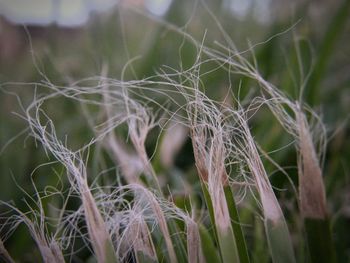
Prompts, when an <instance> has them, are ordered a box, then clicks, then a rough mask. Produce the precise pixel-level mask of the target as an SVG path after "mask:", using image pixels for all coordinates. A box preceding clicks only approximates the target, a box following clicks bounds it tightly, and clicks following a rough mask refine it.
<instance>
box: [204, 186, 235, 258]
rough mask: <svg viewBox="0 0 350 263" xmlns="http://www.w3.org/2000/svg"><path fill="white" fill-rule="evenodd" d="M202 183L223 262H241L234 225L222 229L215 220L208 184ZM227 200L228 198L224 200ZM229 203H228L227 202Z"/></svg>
mask: <svg viewBox="0 0 350 263" xmlns="http://www.w3.org/2000/svg"><path fill="white" fill-rule="evenodd" d="M201 184H202V189H203V193H204V198H205V201H206V204H207V207H208V211H209V215H210V219H211V222H212V224H213V226H214V229H215V231H214V232H215V235H216V241H217V244H218V246H219V249H220V254H221V259H222V262H223V263H229V262H240V258H239V254H238V249H237V245H236V240H235V236H234V232H233V230H232V227H231V226H229V227H228V228H227V229H222V228H221V227H220V226H219V225H218V224H217V223H216V220H215V215H214V207H213V204H212V201H211V198H210V194H209V192H208V189H207V186H206V185H205V184H204V183H201ZM224 201H226V200H224ZM226 205H227V203H226Z"/></svg>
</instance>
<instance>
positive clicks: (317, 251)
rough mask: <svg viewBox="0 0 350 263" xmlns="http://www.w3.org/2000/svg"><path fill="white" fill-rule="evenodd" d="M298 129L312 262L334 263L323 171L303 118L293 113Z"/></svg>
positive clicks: (301, 186) (302, 201)
mask: <svg viewBox="0 0 350 263" xmlns="http://www.w3.org/2000/svg"><path fill="white" fill-rule="evenodd" d="M296 122H297V124H298V127H299V162H298V168H299V169H298V174H299V195H300V210H301V215H302V217H303V219H304V227H305V230H306V236H307V243H308V248H309V253H310V257H311V261H312V262H322V263H323V262H324V263H326V262H330V263H331V262H335V261H336V259H335V252H334V248H333V242H332V235H331V229H330V222H329V218H328V215H327V207H326V194H325V189H324V185H323V179H322V172H321V168H320V166H319V163H318V160H317V155H316V152H315V148H314V145H313V143H312V138H311V135H310V130H309V127H308V123H307V121H306V117H305V115H304V114H303V113H302V112H301V111H300V110H299V111H297V112H296Z"/></svg>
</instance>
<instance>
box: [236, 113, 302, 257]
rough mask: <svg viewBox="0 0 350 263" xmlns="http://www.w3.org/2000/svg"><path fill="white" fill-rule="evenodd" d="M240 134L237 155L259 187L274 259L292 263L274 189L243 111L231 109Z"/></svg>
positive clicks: (237, 139)
mask: <svg viewBox="0 0 350 263" xmlns="http://www.w3.org/2000/svg"><path fill="white" fill-rule="evenodd" d="M232 114H233V115H234V117H235V118H236V119H237V124H238V127H239V129H240V131H241V132H242V135H241V136H240V138H239V137H236V139H235V140H236V145H234V147H236V150H237V154H238V156H241V158H243V159H244V160H245V162H246V163H247V166H248V168H249V170H250V172H251V173H252V175H253V177H254V180H255V184H256V188H257V190H258V193H259V196H260V200H261V204H262V209H263V213H264V224H265V232H266V237H267V241H268V245H269V249H270V253H271V257H272V260H273V262H276V263H277V262H286V263H287V262H290V263H295V262H296V261H295V255H294V251H293V245H292V241H291V239H290V235H289V230H288V226H287V223H286V220H285V218H284V216H283V213H282V210H281V207H280V206H279V203H278V201H277V198H276V196H275V194H274V192H273V189H272V186H271V183H270V181H269V179H268V176H267V174H266V171H265V168H264V166H263V163H262V161H261V159H260V156H259V152H258V150H257V147H256V145H255V142H254V139H253V137H252V135H251V133H250V129H249V127H248V123H247V121H246V117H245V115H244V112H243V111H232Z"/></svg>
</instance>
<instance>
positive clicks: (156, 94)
mask: <svg viewBox="0 0 350 263" xmlns="http://www.w3.org/2000/svg"><path fill="white" fill-rule="evenodd" d="M174 5H176V4H174ZM343 5H344V6H345V7H348V1H344V4H343ZM343 5H339V10H341V11H339V14H338V15H337V16H335V18H334V19H333V20H332V21H333V22H330V26H329V28H328V31H327V32H328V33H327V34H328V35H330V36H328V37H327V36H326V37H325V42H327V43H328V44H327V43H323V44H321V47H320V52H319V53H317V59H318V60H321V61H322V62H319V63H318V62H316V65H315V66H314V68H313V69H310V72H306V71H307V70H305V68H304V67H303V65H304V63H305V62H304V60H305V59H308V57H307V58H306V57H304V56H303V55H302V54H303V53H302V51H301V49H303V48H304V46H302V47H301V46H299V42H298V41H296V38H297V37H296V35H297V34H298V26H299V25H298V24H297V25H294V26H292V27H291V28H288V29H287V30H285V31H284V32H283V33H277V34H276V32H275V33H274V35H273V37H272V38H271V40H270V41H265V42H261V43H258V44H255V45H254V44H251V43H255V42H249V43H248V48H239V47H238V46H240V45H242V43H235V42H234V41H233V40H232V36H231V35H230V34H229V33H230V32H229V31H228V30H227V28H225V23H227V21H225V20H224V21H220V18H219V17H218V16H217V15H216V14H214V13H215V12H214V11H213V10H214V9H213V8H212V7H211V6H210V5H209V4H205V3H204V2H200V3H197V5H196V8H198V10H197V9H196V10H195V11H193V13H192V17H191V20H189V21H188V23H187V24H186V26H184V27H179V26H178V25H175V24H174V23H171V22H168V21H172V19H173V18H172V16H171V17H170V15H171V14H172V12H173V10H177V8H180V9H181V7H182V6H181V5H180V4H179V6H176V8H175V7H173V8H174V9H171V10H172V12H170V13H169V17H165V18H164V19H160V18H154V17H150V16H149V15H148V14H147V13H144V12H143V11H140V10H135V9H131V10H130V9H121V12H122V11H125V12H126V13H127V14H129V13H130V14H132V15H133V17H135V18H137V19H139V20H138V21H141V22H143V23H144V24H145V25H147V26H151V25H153V29H152V30H151V31H152V32H153V34H152V36H154V35H157V36H158V38H159V41H158V38H157V39H156V40H154V39H149V40H148V41H146V42H147V43H148V45H147V50H146V51H144V52H146V61H142V59H141V58H138V57H136V56H135V58H132V57H131V55H132V54H133V53H132V51H135V50H136V49H137V47H135V44H136V43H137V41H140V39H139V38H138V36H137V34H136V33H137V32H138V31H140V29H139V28H136V29H135V31H132V32H133V33H135V35H134V34H128V32H129V31H127V30H126V29H128V28H127V27H128V26H127V23H124V22H123V23H121V24H122V26H123V28H122V29H121V30H120V31H121V37H122V40H123V41H122V42H123V43H122V44H121V45H119V46H121V47H122V48H121V49H118V50H117V51H115V52H116V54H117V56H118V55H120V54H124V53H126V61H127V62H126V63H124V64H123V63H120V65H119V64H117V62H116V61H115V60H114V59H115V57H114V59H110V60H108V59H107V61H103V63H100V64H99V73H98V75H97V76H96V74H93V73H91V72H89V69H88V68H89V67H88V63H81V64H82V65H81V67H82V69H81V71H76V72H73V71H72V72H69V73H67V72H66V71H65V69H64V67H63V68H62V67H61V66H60V63H63V62H61V61H60V59H57V61H56V60H55V54H53V53H49V54H48V55H47V56H46V57H45V54H43V53H40V52H38V51H36V50H31V51H32V52H33V53H32V55H33V56H31V57H30V58H29V60H30V61H31V64H30V66H31V67H33V68H34V69H35V70H34V71H35V72H34V74H35V76H31V77H30V78H31V79H30V80H28V79H25V80H21V79H20V77H18V79H15V80H16V82H13V81H11V82H10V81H8V79H6V78H7V77H4V76H1V78H2V79H1V90H2V92H3V94H4V98H6V100H9V105H18V108H17V110H16V115H15V116H17V117H18V119H19V121H18V123H19V124H18V126H21V127H22V130H21V131H19V133H18V136H17V135H12V138H13V140H7V141H8V142H9V143H8V144H7V143H6V144H4V145H5V147H4V148H3V149H2V150H1V154H2V155H3V156H4V159H3V160H6V161H7V163H6V167H7V168H10V169H11V167H13V170H14V172H13V175H12V183H7V185H9V187H10V185H11V184H13V185H14V186H13V188H11V190H13V192H14V193H13V195H11V194H10V193H8V195H10V198H8V197H5V195H4V197H1V201H0V205H1V210H0V212H1V226H0V234H1V235H0V237H1V238H0V258H1V259H3V260H4V261H5V262H80V261H83V262H142V263H143V262H147V263H148V262H172V263H176V262H200V263H202V262H223V263H228V262H242V263H247V262H276V263H278V262H292V263H293V262H320V255H322V256H321V258H322V259H321V260H323V261H322V262H337V261H339V262H346V261H347V258H348V254H347V253H349V252H348V251H349V246H348V244H349V239H348V237H345V236H344V235H342V233H341V232H339V229H345V230H346V229H348V225H347V224H346V222H348V220H349V217H348V216H347V214H346V203H345V201H344V200H343V198H345V197H344V196H345V194H346V191H345V190H344V189H345V188H344V186H342V187H341V186H340V185H339V184H337V183H334V182H333V183H332V184H330V183H329V182H330V181H329V180H330V179H328V178H330V177H332V176H333V177H334V176H337V177H339V180H340V181H341V182H345V183H346V182H347V180H348V178H347V176H346V169H347V168H346V165H345V164H343V166H342V167H343V169H344V171H341V168H340V167H341V166H340V164H339V163H337V162H336V161H335V160H336V159H337V158H338V157H337V156H336V155H334V153H331V152H330V151H329V150H328V151H327V147H326V146H327V144H328V145H330V147H331V148H332V147H336V146H337V144H336V143H335V142H334V141H336V140H337V139H338V134H341V133H342V131H343V130H346V128H343V129H341V128H340V131H339V130H338V133H335V135H332V136H330V135H329V134H330V133H329V129H330V128H332V129H334V130H335V128H336V126H334V127H332V125H334V122H328V123H327V121H328V119H327V118H328V117H327V116H325V117H324V116H322V115H321V114H320V110H319V108H318V107H316V106H318V105H316V106H315V102H316V103H320V101H322V99H321V97H318V98H316V99H315V96H316V97H317V96H318V94H316V92H315V90H317V89H320V88H321V87H322V86H321V83H322V82H321V81H320V80H321V76H323V74H324V72H326V70H327V67H326V64H327V63H328V62H329V61H331V58H332V57H331V56H330V53H329V50H328V49H329V48H330V47H332V46H333V45H335V43H336V40H337V36H338V35H339V34H340V32H341V29H339V28H338V29H334V27H335V25H336V26H337V27H338V26H339V25H342V26H344V25H345V22H346V19H345V18H344V17H345V15H344V13H345V12H346V10H348V9H346V10H345V8H344V6H343ZM343 8H344V9H343ZM342 10H345V11H342ZM174 12H175V11H174ZM197 12H198V13H200V16H199V17H202V16H203V14H206V18H207V20H208V21H212V25H210V28H209V29H206V28H205V29H203V28H201V27H199V25H198V23H197V22H198V21H200V20H197V17H196V13H197ZM119 15H121V14H119ZM172 15H173V14H172ZM123 17H124V15H123V16H121V17H120V18H121V19H126V18H125V17H124V18H123ZM168 18H169V20H168V21H167V20H166V19H168ZM111 21H112V22H111ZM111 21H110V22H109V23H108V25H109V26H112V25H113V21H114V20H113V15H112V19H111ZM208 21H206V23H207V22H208ZM337 21H338V22H337ZM299 23H300V22H299ZM301 23H302V22H301ZM198 27H199V28H198ZM285 28H286V26H284V29H285ZM332 28H333V29H332ZM146 29H147V27H146V26H145V30H146ZM108 30H109V31H108ZM108 30H107V29H106V31H99V30H95V29H94V30H93V36H94V37H96V38H98V36H99V35H101V36H102V37H101V41H102V42H103V41H106V43H108V45H107V47H106V50H104V49H103V47H102V46H103V43H102V42H101V43H95V44H94V45H95V46H94V48H93V49H91V47H90V46H89V47H88V48H87V50H90V51H91V50H93V52H96V53H97V54H98V52H100V51H101V53H102V54H109V55H111V54H113V52H112V53H111V50H110V46H113V45H112V44H113V43H114V42H113V41H116V39H115V38H113V41H112V40H107V38H108V37H107V35H108V33H110V31H111V28H108ZM329 32H331V33H329ZM332 32H333V33H332ZM139 33H140V32H139ZM141 33H142V32H141ZM290 35H292V37H294V38H293V39H292V40H291V41H290V42H291V43H292V44H291V45H292V46H293V45H294V46H293V50H292V51H291V52H290V54H289V53H288V54H287V56H286V57H293V56H294V55H295V54H296V57H293V61H292V64H290V65H291V67H290V68H288V65H285V64H283V63H281V62H280V61H278V60H276V62H279V64H278V68H274V69H271V68H270V69H265V68H264V67H265V66H266V67H274V66H273V63H271V61H267V60H268V59H266V54H264V52H267V53H268V54H271V49H274V48H275V47H274V46H273V45H276V43H279V41H280V42H281V43H282V42H283V41H284V40H283V38H285V37H286V36H290ZM338 37H340V36H338ZM162 38H164V39H162ZM146 40H147V39H146ZM31 41H32V42H31V47H32V48H35V47H37V45H38V43H36V42H35V41H36V40H35V38H33V39H31ZM128 41H129V42H130V43H132V44H133V45H130V47H129V46H128ZM154 41H156V42H157V41H158V42H157V43H156V44H150V43H153V42H154ZM288 41H289V40H288ZM82 42H83V41H82ZM304 44H305V43H304V42H303V43H302V45H304ZM89 45H93V44H92V43H89ZM162 45H164V46H165V47H166V48H167V50H168V51H169V50H171V51H173V53H174V54H172V55H171V59H170V60H167V56H168V55H169V54H168V53H167V52H165V54H161V53H162V50H161V48H160V46H162ZM269 45H270V46H269ZM140 46H141V47H142V44H140ZM153 46H154V47H157V49H159V52H157V50H153ZM122 49H124V50H122ZM125 49H126V50H125ZM82 50H84V51H86V50H85V49H82ZM174 50H175V51H174ZM242 50H243V51H242ZM303 50H304V49H303ZM322 50H323V51H322ZM53 51H54V52H58V53H59V52H62V51H60V49H57V50H55V49H53ZM158 53H159V57H156V58H154V61H153V60H152V57H154V56H156V55H154V54H158ZM326 53H327V54H326ZM152 54H153V55H152ZM261 54H262V55H261ZM90 55H91V53H90ZM40 56H43V57H40ZM60 56H61V55H58V57H60ZM81 56H82V57H85V59H86V58H88V57H89V56H86V54H81ZM183 56H186V58H183ZM63 57H65V56H63ZM90 57H91V56H90ZM264 57H265V59H264ZM43 58H45V60H46V62H45V63H44V64H41V63H42V61H43ZM261 58H262V59H261ZM271 59H272V58H271ZM139 60H140V62H139ZM316 61H317V60H316ZM98 63H99V62H98ZM63 64H64V63H63ZM83 64H85V65H83ZM161 64H163V65H161ZM306 64H312V63H306ZM150 65H151V66H150ZM293 67H297V68H296V69H295V68H293ZM90 69H91V68H90ZM288 70H289V71H291V74H292V77H291V78H290V79H289V78H288V77H287V76H288V74H287V72H288ZM266 72H268V74H267V73H266ZM4 74H5V70H4V71H3V72H2V75H4ZM140 74H141V75H140ZM145 74H146V75H145ZM269 74H270V75H269ZM293 74H295V75H293ZM296 76H298V77H299V78H300V79H299V80H296V78H297V77H296ZM279 78H283V79H279ZM76 79H81V80H78V81H76ZM288 81H291V82H292V83H295V84H296V88H295V89H294V93H291V92H290V88H291V85H288V87H287V89H285V88H284V87H283V86H282V85H281V83H286V82H288ZM293 81H294V82H293ZM310 85H311V86H312V87H311V88H310ZM337 85H338V86H342V85H343V86H344V87H345V86H346V85H347V84H346V83H345V84H344V83H338V84H337ZM344 89H345V88H344ZM341 90H342V89H341ZM308 92H311V93H312V94H311V95H310V94H308ZM319 96H321V95H319ZM4 100H5V99H4ZM308 103H310V104H311V105H312V106H314V107H313V108H312V107H311V106H310V105H309V104H308ZM332 105H333V104H332ZM322 106H323V107H325V109H328V108H327V107H330V106H329V105H328V104H325V105H322ZM338 106H339V114H340V113H341V112H342V111H341V110H342V108H341V106H340V105H338ZM335 117H337V118H339V119H341V116H335ZM6 120H7V119H6ZM325 122H326V124H325ZM326 127H327V128H326ZM341 127H342V126H341ZM1 129H4V128H3V127H2V128H1ZM344 133H345V132H344ZM24 134H25V136H27V137H26V138H25V139H23V135H24ZM345 134H346V133H345ZM21 136H22V137H21ZM343 136H345V137H340V135H339V138H340V139H339V140H340V144H342V143H344V144H345V143H346V142H347V141H346V139H347V137H346V135H343ZM5 138H6V136H5ZM21 138H22V139H23V140H21ZM23 141H24V142H25V143H26V145H27V144H29V143H30V144H29V145H31V146H29V147H30V148H29V154H27V157H23V156H22V155H21V154H24V153H25V152H26V149H25V148H24V147H21V148H18V147H17V148H16V146H17V144H18V142H23ZM338 144H339V142H338ZM338 147H339V146H338ZM22 148H23V149H22ZM11 149H14V150H13V151H14V154H15V156H16V155H18V156H21V157H18V158H17V159H18V165H17V166H16V164H15V163H14V161H13V160H11V153H12V152H11ZM18 149H20V150H18ZM31 151H32V152H33V153H32V152H31ZM34 153H35V154H34ZM34 155H35V156H34ZM2 158H3V157H2ZM26 158H27V159H28V163H27V165H26V168H25V169H24V170H23V171H22V172H21V171H20V170H18V169H19V168H20V167H22V166H21V162H22V161H24V160H26ZM341 158H346V157H345V155H344V156H342V157H341ZM12 159H13V157H12ZM344 160H345V159H344ZM2 166H4V165H3V162H2ZM329 171H332V173H330V172H329ZM340 171H341V172H340ZM21 173H22V174H21ZM7 174H8V173H4V175H7ZM20 176H23V177H24V179H21V178H20ZM9 177H10V178H11V176H9ZM1 180H5V179H1ZM9 181H10V180H9ZM10 199H11V200H10ZM345 230H343V231H345ZM345 232H346V231H345ZM21 243H22V244H24V245H22V246H23V247H26V246H27V247H29V248H28V249H27V250H25V252H24V253H23V254H21V255H19V254H18V253H16V252H17V251H18V250H19V249H20V244H21Z"/></svg>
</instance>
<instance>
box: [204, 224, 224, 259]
mask: <svg viewBox="0 0 350 263" xmlns="http://www.w3.org/2000/svg"><path fill="white" fill-rule="evenodd" d="M199 235H200V238H201V242H202V249H203V254H204V257H205V261H206V262H207V263H211V262H213V263H216V262H221V259H220V255H219V254H218V252H217V249H216V247H215V243H214V241H213V238H212V236H211V235H210V233H209V232H208V230H207V229H206V228H205V227H204V226H203V225H199Z"/></svg>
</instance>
